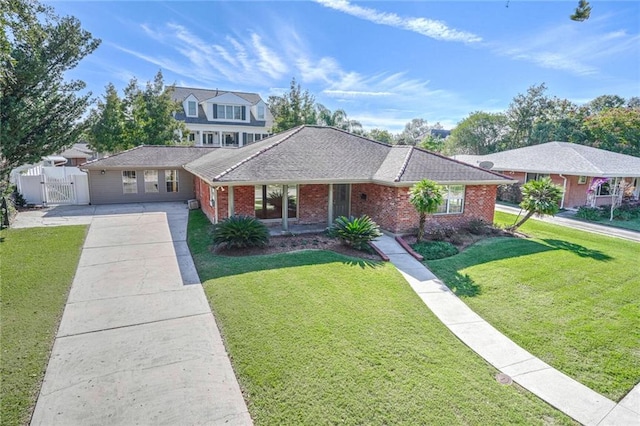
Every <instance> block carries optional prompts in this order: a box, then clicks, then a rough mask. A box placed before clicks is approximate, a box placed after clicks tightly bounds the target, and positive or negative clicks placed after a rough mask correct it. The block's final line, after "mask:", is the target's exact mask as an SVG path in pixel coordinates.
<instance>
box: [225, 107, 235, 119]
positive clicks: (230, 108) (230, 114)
mask: <svg viewBox="0 0 640 426" xmlns="http://www.w3.org/2000/svg"><path fill="white" fill-rule="evenodd" d="M226 108H227V112H226V114H227V116H226V117H225V118H226V119H227V120H231V119H232V118H233V107H232V106H231V105H227V106H226Z"/></svg>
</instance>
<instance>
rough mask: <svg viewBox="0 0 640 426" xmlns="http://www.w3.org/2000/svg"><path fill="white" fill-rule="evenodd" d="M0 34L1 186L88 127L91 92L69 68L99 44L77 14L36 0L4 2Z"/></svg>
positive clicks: (60, 148) (75, 137)
mask: <svg viewBox="0 0 640 426" xmlns="http://www.w3.org/2000/svg"><path fill="white" fill-rule="evenodd" d="M0 19H1V21H2V26H3V31H2V33H0V49H1V50H0V52H1V54H0V76H1V78H0V93H1V94H2V95H1V98H0V123H2V125H1V126H0V141H2V147H1V151H0V186H5V185H6V184H7V182H8V176H9V173H10V171H11V170H12V169H13V168H15V167H18V166H20V165H22V164H25V163H35V162H37V161H39V160H40V159H41V158H42V157H43V156H46V155H51V154H53V153H55V152H59V151H61V150H62V149H63V148H64V147H66V146H68V145H70V144H73V143H74V142H76V141H77V139H78V137H79V136H80V134H81V133H82V132H83V130H84V127H83V123H82V122H81V121H80V118H81V117H82V116H83V115H84V114H85V112H86V110H87V107H88V106H89V104H90V97H91V93H87V94H84V95H79V94H78V93H79V92H80V91H81V90H82V89H84V87H85V84H84V82H82V81H79V80H69V81H65V78H64V77H65V73H66V72H67V71H69V70H71V69H73V68H75V67H76V66H77V65H78V63H79V62H80V61H81V60H82V59H83V58H84V57H85V56H87V55H89V54H90V53H91V52H93V51H94V50H95V49H96V48H97V47H98V45H99V44H100V40H99V39H95V38H93V36H92V35H91V33H89V32H88V31H85V30H83V29H82V28H81V26H80V21H78V19H76V18H74V17H69V16H67V17H63V18H60V17H58V16H56V15H55V14H54V12H53V9H52V8H50V7H48V6H44V5H42V4H40V3H38V2H36V1H27V0H13V1H10V2H3V6H2V15H1V18H0Z"/></svg>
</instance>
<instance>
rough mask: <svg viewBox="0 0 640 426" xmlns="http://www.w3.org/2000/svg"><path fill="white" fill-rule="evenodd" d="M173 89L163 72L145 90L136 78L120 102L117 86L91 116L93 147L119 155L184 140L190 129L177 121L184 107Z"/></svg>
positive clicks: (130, 83)
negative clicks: (178, 110) (177, 116)
mask: <svg viewBox="0 0 640 426" xmlns="http://www.w3.org/2000/svg"><path fill="white" fill-rule="evenodd" d="M172 90H173V86H165V84H164V79H163V76H162V72H161V71H158V73H157V74H156V76H155V78H154V80H153V81H152V82H148V83H147V85H146V87H145V89H144V90H142V89H140V88H139V86H138V81H137V80H136V79H135V78H134V79H132V80H131V81H130V82H129V84H128V85H127V87H126V88H125V90H124V98H123V99H120V97H119V96H118V92H117V90H116V88H115V87H114V86H113V84H109V85H108V86H107V88H106V94H105V95H104V100H103V101H101V102H99V103H98V108H97V110H96V111H94V112H93V113H92V115H91V116H90V123H91V128H90V131H89V134H88V139H89V141H90V145H91V147H92V148H94V149H96V150H98V151H102V152H118V151H122V150H125V149H129V148H133V147H135V146H138V145H173V144H176V143H180V142H181V141H182V138H183V135H185V134H186V133H187V128H186V126H185V124H184V123H183V122H182V121H178V120H176V119H175V118H173V112H175V111H176V110H177V109H178V108H181V107H182V106H181V105H180V104H179V103H177V102H175V101H174V100H173V99H172V98H171V91H172Z"/></svg>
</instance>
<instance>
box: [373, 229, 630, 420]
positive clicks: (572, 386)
mask: <svg viewBox="0 0 640 426" xmlns="http://www.w3.org/2000/svg"><path fill="white" fill-rule="evenodd" d="M375 245H376V246H377V247H378V248H379V249H380V250H381V251H382V252H383V253H385V254H386V255H387V256H389V259H390V261H391V262H392V263H393V264H394V265H395V266H396V268H398V270H399V271H400V273H401V274H402V275H403V276H404V278H405V279H406V280H407V282H408V283H409V285H410V286H411V288H413V290H414V291H415V292H416V293H417V294H418V296H419V297H420V298H421V299H422V301H423V302H424V303H425V304H426V305H427V306H428V307H429V309H431V310H432V311H433V313H434V314H435V315H436V316H437V317H438V318H439V319H440V321H442V322H443V323H444V325H446V326H447V327H448V328H449V330H451V332H452V333H453V334H455V335H456V336H457V337H458V338H459V339H460V340H461V341H462V342H464V343H465V344H466V345H467V346H469V347H470V348H471V349H473V350H474V351H475V352H476V353H477V354H478V355H480V356H481V357H482V358H484V359H485V360H486V361H487V362H488V363H490V364H491V365H493V366H494V367H495V368H497V369H498V370H500V371H501V372H503V373H504V374H507V375H509V376H510V377H511V378H512V379H513V381H515V382H517V383H518V384H519V385H521V386H522V387H524V388H525V389H528V390H529V391H530V392H532V393H534V394H535V395H537V396H538V397H540V398H541V399H543V400H545V401H546V402H548V403H549V404H551V405H552V406H554V407H556V408H557V409H558V410H560V411H562V412H563V413H565V414H567V415H568V416H570V417H572V418H573V419H575V420H577V421H579V422H580V423H583V424H585V425H637V424H640V385H638V386H636V387H635V388H634V389H633V390H632V391H631V392H630V393H629V395H627V397H625V398H624V399H623V400H622V401H620V403H619V404H616V403H615V402H613V401H611V400H609V399H607V398H606V397H604V396H602V395H600V394H598V393H596V392H595V391H593V390H591V389H589V388H587V387H586V386H584V385H582V384H580V383H578V382H577V381H575V380H573V379H571V378H570V377H568V376H566V375H565V374H563V373H561V372H559V371H558V370H555V369H554V368H552V367H551V366H549V365H548V364H546V363H544V362H542V361H541V360H539V359H538V358H536V357H535V356H533V355H532V354H530V353H529V352H527V351H525V350H524V349H522V348H521V347H520V346H518V345H516V344H515V343H514V342H512V341H511V340H509V339H508V338H507V337H506V336H504V335H503V334H502V333H500V332H499V331H498V330H496V329H495V328H493V327H492V326H491V325H489V323H487V322H486V321H485V320H483V319H482V318H481V317H480V316H478V315H477V314H476V313H475V312H473V311H472V310H471V309H470V308H469V307H468V306H467V305H466V304H465V303H464V302H462V301H461V300H460V299H459V298H458V297H457V296H456V295H455V294H453V292H451V290H449V288H447V286H446V285H444V284H443V283H442V281H440V280H439V279H438V278H437V277H436V276H435V275H433V273H431V271H429V270H428V269H427V268H426V267H425V266H424V265H423V264H422V263H421V262H419V261H417V260H416V259H415V258H413V257H412V256H411V255H409V254H408V253H407V252H406V251H405V250H404V249H403V248H402V247H401V246H400V245H399V244H398V243H397V242H396V241H395V239H393V238H392V237H390V236H387V235H384V236H382V237H380V238H378V239H377V240H376V241H375Z"/></svg>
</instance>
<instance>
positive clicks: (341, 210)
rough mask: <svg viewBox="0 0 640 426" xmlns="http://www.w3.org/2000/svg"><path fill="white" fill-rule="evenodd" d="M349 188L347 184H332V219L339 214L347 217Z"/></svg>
mask: <svg viewBox="0 0 640 426" xmlns="http://www.w3.org/2000/svg"><path fill="white" fill-rule="evenodd" d="M350 189H351V185H349V184H334V185H333V219H334V220H335V219H336V218H338V217H340V216H347V217H349V213H350V212H349V205H350V202H349V200H350V195H351V194H350V192H351V191H350Z"/></svg>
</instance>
